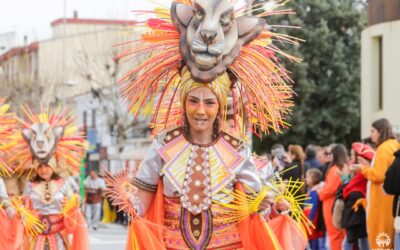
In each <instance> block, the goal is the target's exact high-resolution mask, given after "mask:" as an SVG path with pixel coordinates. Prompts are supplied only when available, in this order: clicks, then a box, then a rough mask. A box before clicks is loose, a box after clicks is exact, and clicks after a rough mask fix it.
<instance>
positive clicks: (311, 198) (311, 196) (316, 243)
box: [304, 168, 326, 250]
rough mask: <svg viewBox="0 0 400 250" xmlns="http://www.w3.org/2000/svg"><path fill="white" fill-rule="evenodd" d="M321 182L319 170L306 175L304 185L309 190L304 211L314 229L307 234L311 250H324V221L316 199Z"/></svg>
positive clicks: (310, 171)
mask: <svg viewBox="0 0 400 250" xmlns="http://www.w3.org/2000/svg"><path fill="white" fill-rule="evenodd" d="M321 181H322V172H321V171H320V170H319V169H316V168H313V169H310V170H308V171H307V173H306V184H307V187H308V189H309V191H308V192H307V198H308V200H307V204H306V205H307V206H306V208H305V209H304V213H305V215H307V217H308V219H309V220H310V221H311V222H312V223H313V225H314V226H315V228H310V229H311V232H310V233H308V239H309V243H310V248H311V249H312V250H325V249H326V248H325V237H324V229H325V226H324V221H323V220H324V219H323V215H322V207H321V202H320V200H319V198H318V193H317V191H318V189H319V188H320V183H321Z"/></svg>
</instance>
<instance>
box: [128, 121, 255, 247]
mask: <svg viewBox="0 0 400 250" xmlns="http://www.w3.org/2000/svg"><path fill="white" fill-rule="evenodd" d="M160 181H162V182H163V187H164V189H163V195H164V202H165V224H164V225H165V226H166V228H167V230H165V231H164V239H165V246H166V248H167V249H185V247H184V246H190V249H201V246H206V245H207V243H208V248H211V249H233V248H235V249H236V248H242V247H243V246H242V243H241V240H240V237H239V230H238V226H237V224H236V223H234V222H235V221H233V222H229V220H226V221H225V220H224V217H230V215H229V209H224V208H223V206H220V205H219V204H218V203H220V202H221V203H230V202H232V197H231V196H228V195H226V194H225V193H223V192H221V190H223V189H227V190H230V191H233V190H234V185H235V183H237V182H240V183H242V184H245V185H246V186H247V187H249V188H251V189H252V190H253V191H255V192H259V191H260V190H261V182H260V179H259V178H258V175H257V173H256V171H255V165H254V163H253V160H252V158H251V151H250V150H249V148H248V147H247V146H246V145H245V143H243V142H241V141H239V140H238V139H236V138H233V137H232V136H230V135H228V134H222V135H221V136H220V137H218V138H217V139H216V140H215V141H214V142H213V143H211V144H209V145H195V144H192V143H190V142H189V141H188V140H187V139H186V138H185V136H184V135H183V134H182V132H181V129H179V128H178V129H175V130H173V131H170V132H169V133H166V134H165V135H164V136H160V137H159V138H158V140H156V141H155V142H154V143H153V145H152V146H151V148H150V151H149V153H148V154H147V157H146V158H145V160H144V161H143V164H142V165H141V167H140V169H139V172H138V174H137V176H136V177H135V179H134V185H135V186H137V187H138V188H141V189H143V190H147V191H151V192H156V191H157V187H158V184H159V182H160ZM236 222H237V221H236ZM227 228H229V229H230V230H227Z"/></svg>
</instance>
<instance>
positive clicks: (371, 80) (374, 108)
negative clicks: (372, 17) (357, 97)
mask: <svg viewBox="0 0 400 250" xmlns="http://www.w3.org/2000/svg"><path fill="white" fill-rule="evenodd" d="M378 37H382V62H383V65H382V78H383V88H382V89H383V92H382V94H383V95H382V98H383V99H382V101H383V103H382V109H379V108H378V106H379V105H378V96H379V95H378V90H379V87H378V70H379V58H378V51H377V50H378V49H379V47H378V46H377V38H378ZM361 117H362V118H361V135H362V137H367V136H369V133H370V128H371V123H372V122H374V121H375V120H377V119H380V118H387V119H388V120H389V121H390V122H391V123H392V125H395V126H400V21H394V22H386V23H381V24H377V25H373V26H370V27H368V28H366V29H365V30H364V31H363V32H362V49H361Z"/></svg>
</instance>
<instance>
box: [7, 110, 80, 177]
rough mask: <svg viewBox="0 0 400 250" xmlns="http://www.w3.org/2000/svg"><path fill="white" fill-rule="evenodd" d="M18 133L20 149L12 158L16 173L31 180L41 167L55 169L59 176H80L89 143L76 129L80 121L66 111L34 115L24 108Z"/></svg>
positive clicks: (43, 112) (16, 146)
mask: <svg viewBox="0 0 400 250" xmlns="http://www.w3.org/2000/svg"><path fill="white" fill-rule="evenodd" d="M21 111H22V113H23V114H24V116H25V117H24V118H19V126H18V130H17V131H16V132H15V133H14V140H15V141H16V145H15V146H14V148H13V152H14V155H13V156H12V157H11V158H10V161H11V162H13V163H14V164H13V165H14V166H15V172H17V173H19V174H22V173H24V172H28V176H30V175H31V173H32V172H33V171H34V170H35V169H36V168H37V167H38V166H39V165H41V164H44V165H47V166H51V167H52V168H53V169H54V171H55V172H58V173H60V174H62V175H71V174H75V173H77V172H79V167H80V164H81V160H82V158H83V156H84V153H85V140H84V136H83V134H82V132H80V131H79V129H78V127H77V125H76V117H75V116H74V115H73V114H72V113H71V112H69V111H68V110H66V109H64V110H62V109H50V108H49V109H44V108H41V110H40V112H38V113H34V112H32V110H31V109H30V108H29V107H28V106H23V107H22V108H21Z"/></svg>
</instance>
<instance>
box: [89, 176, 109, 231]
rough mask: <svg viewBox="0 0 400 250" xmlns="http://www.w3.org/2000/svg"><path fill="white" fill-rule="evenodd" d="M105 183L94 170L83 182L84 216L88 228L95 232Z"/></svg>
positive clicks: (98, 221)
mask: <svg viewBox="0 0 400 250" xmlns="http://www.w3.org/2000/svg"><path fill="white" fill-rule="evenodd" d="M105 189H106V183H105V182H104V180H103V179H102V178H100V177H99V176H98V174H97V172H95V171H94V170H90V172H89V176H88V177H87V178H86V180H85V216H86V221H87V224H88V226H89V228H93V229H94V230H97V227H98V224H99V223H100V219H101V218H100V217H101V204H102V198H103V191H105Z"/></svg>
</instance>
